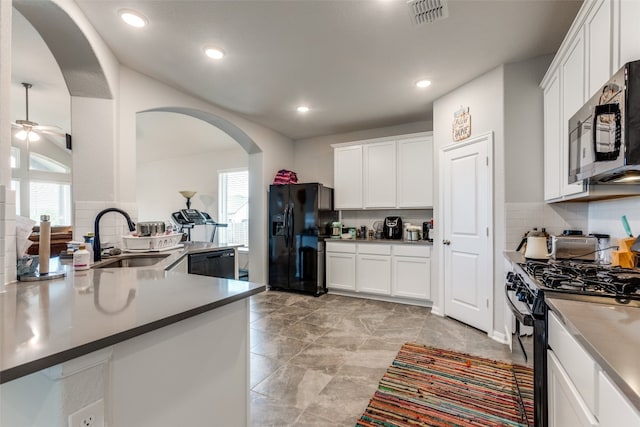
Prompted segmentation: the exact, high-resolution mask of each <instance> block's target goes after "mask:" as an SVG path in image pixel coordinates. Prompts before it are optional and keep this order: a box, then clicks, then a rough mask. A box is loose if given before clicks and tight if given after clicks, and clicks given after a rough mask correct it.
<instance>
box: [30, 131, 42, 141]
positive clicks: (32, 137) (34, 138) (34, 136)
mask: <svg viewBox="0 0 640 427" xmlns="http://www.w3.org/2000/svg"><path fill="white" fill-rule="evenodd" d="M28 138H29V142H36V141H40V135H38V134H37V133H35V132H29V134H28Z"/></svg>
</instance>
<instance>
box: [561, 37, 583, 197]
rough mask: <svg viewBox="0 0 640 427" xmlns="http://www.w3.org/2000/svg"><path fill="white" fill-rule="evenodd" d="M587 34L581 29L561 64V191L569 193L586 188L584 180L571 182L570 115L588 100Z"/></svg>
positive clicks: (567, 194)
mask: <svg viewBox="0 0 640 427" xmlns="http://www.w3.org/2000/svg"><path fill="white" fill-rule="evenodd" d="M584 64H585V61H584V37H583V34H582V32H578V33H577V34H576V36H575V39H574V40H573V43H571V45H570V47H569V50H568V52H567V55H566V56H565V58H564V61H562V64H561V66H560V77H561V79H560V90H561V92H560V93H561V96H560V106H561V108H560V118H561V120H562V121H561V123H562V126H561V127H560V144H559V145H560V160H561V163H560V193H561V195H562V196H570V195H573V194H577V193H581V192H583V191H584V185H583V184H582V183H575V184H569V159H568V155H569V125H568V123H569V119H570V118H571V116H573V115H574V114H575V113H576V112H577V111H578V110H579V109H580V107H582V105H583V104H584V101H585V96H584V86H585V72H584V70H585V65H584Z"/></svg>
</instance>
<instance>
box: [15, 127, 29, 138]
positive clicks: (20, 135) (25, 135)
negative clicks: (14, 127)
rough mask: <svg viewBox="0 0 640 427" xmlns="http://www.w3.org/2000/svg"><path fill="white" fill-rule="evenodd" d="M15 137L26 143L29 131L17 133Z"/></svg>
mask: <svg viewBox="0 0 640 427" xmlns="http://www.w3.org/2000/svg"><path fill="white" fill-rule="evenodd" d="M15 137H16V138H18V139H19V140H20V141H26V139H27V131H26V130H24V129H22V130H19V131H18V132H16V134H15Z"/></svg>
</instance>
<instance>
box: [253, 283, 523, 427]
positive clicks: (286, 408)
mask: <svg viewBox="0 0 640 427" xmlns="http://www.w3.org/2000/svg"><path fill="white" fill-rule="evenodd" d="M405 342H418V343H421V344H425V345H432V346H436V347H442V348H449V349H453V350H456V351H461V352H466V353H472V354H477V355H479V356H484V357H489V358H492V359H500V360H507V361H513V362H514V363H522V364H524V363H525V362H524V359H523V358H522V356H521V355H520V353H519V352H517V353H516V352H514V353H513V355H512V353H511V352H510V351H509V348H508V347H507V346H505V345H503V344H500V343H497V342H495V341H493V340H491V339H490V338H488V337H487V335H486V334H485V333H484V332H481V331H478V330H476V329H474V328H471V327H469V326H466V325H464V324H462V323H459V322H457V321H455V320H452V319H449V318H444V317H440V316H437V315H434V314H431V311H430V309H428V308H424V307H417V306H410V305H404V304H395V303H389V302H382V301H374V300H367V299H360V298H350V297H342V296H337V295H331V294H328V295H323V296H321V297H318V298H316V297H313V296H306V295H299V294H292V293H286V292H277V291H266V292H263V293H261V294H259V295H255V296H253V297H251V392H250V393H251V425H252V426H254V427H262V426H278V427H283V426H327V427H329V426H331V427H335V426H354V425H355V423H356V421H357V420H358V418H359V417H360V415H361V414H362V412H363V411H364V409H365V408H366V406H367V404H368V403H369V399H370V398H371V396H373V393H374V392H375V390H376V388H377V385H378V382H379V380H380V378H382V376H383V374H384V373H385V371H386V369H387V367H388V366H389V365H390V364H391V362H392V361H393V359H394V358H395V356H396V354H397V353H398V351H399V350H400V347H401V346H402V344H404V343H405Z"/></svg>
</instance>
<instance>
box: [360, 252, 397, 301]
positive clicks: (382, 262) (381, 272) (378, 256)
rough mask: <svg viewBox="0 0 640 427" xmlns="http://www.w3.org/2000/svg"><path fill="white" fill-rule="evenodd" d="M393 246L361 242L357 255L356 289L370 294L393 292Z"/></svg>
mask: <svg viewBox="0 0 640 427" xmlns="http://www.w3.org/2000/svg"><path fill="white" fill-rule="evenodd" d="M390 255H391V246H390V245H379V244H366V243H363V244H359V245H358V255H357V256H356V271H357V277H356V290H357V291H358V292H366V293H370V294H382V295H390V294H391V256H390Z"/></svg>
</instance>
